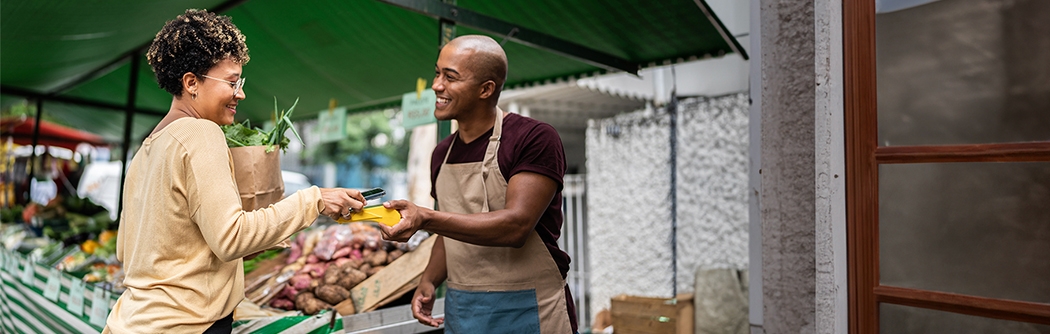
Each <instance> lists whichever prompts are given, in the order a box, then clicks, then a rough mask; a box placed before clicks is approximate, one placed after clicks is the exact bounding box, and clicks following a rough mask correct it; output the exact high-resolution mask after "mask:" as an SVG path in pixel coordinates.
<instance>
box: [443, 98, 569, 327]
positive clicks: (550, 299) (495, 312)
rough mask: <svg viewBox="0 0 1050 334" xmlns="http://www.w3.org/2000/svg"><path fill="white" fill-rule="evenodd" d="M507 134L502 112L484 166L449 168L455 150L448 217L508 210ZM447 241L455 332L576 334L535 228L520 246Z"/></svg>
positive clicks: (449, 320) (561, 283) (447, 171)
mask: <svg viewBox="0 0 1050 334" xmlns="http://www.w3.org/2000/svg"><path fill="white" fill-rule="evenodd" d="M502 132H503V111H502V110H497V111H496V123H495V125H494V126H493V130H492V137H490V138H489V143H488V147H487V149H486V150H485V158H484V159H483V160H482V161H481V162H472V163H461V164H448V155H449V154H448V152H452V144H450V145H449V148H448V152H446V153H445V159H444V160H443V161H442V163H441V171H440V172H439V173H438V176H437V180H436V182H435V188H436V193H437V200H438V205H440V207H441V211H445V212H454V213H464V214H471V213H480V212H489V211H495V210H501V209H503V208H504V205H505V204H506V199H507V180H505V179H504V178H503V173H501V172H500V169H499V163H498V162H497V159H496V154H497V152H498V150H499V144H500V136H501V134H502ZM453 135H458V134H453ZM452 142H453V143H455V140H453V141H452ZM444 243H445V258H446V264H447V267H448V281H447V282H448V288H449V291H448V293H447V294H446V297H445V319H446V320H445V330H446V331H447V332H448V333H494V332H505V333H544V334H547V333H557V334H563V333H571V332H572V327H571V325H570V322H569V314H568V311H567V308H566V305H565V280H564V279H562V277H561V271H559V270H558V266H557V264H555V263H554V259H553V258H552V257H551V255H550V252H549V251H548V250H547V247H546V246H545V245H544V244H543V241H542V240H541V239H540V236H539V234H537V233H536V231H535V230H533V231H532V232H531V233H530V234H529V237H528V240H527V241H526V242H525V246H523V247H521V248H514V247H487V246H478V245H473V244H469V243H465V242H460V241H457V240H453V239H451V238H444ZM533 328H535V329H533Z"/></svg>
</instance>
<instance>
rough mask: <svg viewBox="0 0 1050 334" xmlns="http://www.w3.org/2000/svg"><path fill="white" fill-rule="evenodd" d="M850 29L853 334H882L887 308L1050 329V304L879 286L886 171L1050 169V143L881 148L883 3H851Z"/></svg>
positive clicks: (847, 8)
mask: <svg viewBox="0 0 1050 334" xmlns="http://www.w3.org/2000/svg"><path fill="white" fill-rule="evenodd" d="M842 29H843V34H842V42H843V75H844V84H843V89H844V91H843V94H844V96H843V98H844V100H843V101H844V106H843V107H844V113H845V135H846V239H847V244H846V251H847V253H848V254H847V259H848V260H847V262H848V265H847V267H848V282H849V283H848V284H849V289H848V294H849V332H850V333H854V334H860V333H863V334H874V333H879V304H880V303H888V304H895V305H904V306H910V307H917V308H923V309H932V310H938V311H946V312H954V313H961V314H968V315H974V316H981V317H988V318H996V319H1003V320H1012V321H1023V322H1032V323H1040V324H1050V304H1045V303H1035V302H1024V301H1018V300H1007V299H996V298H986V297H979V296H972V295H964V294H954V293H945V292H938V291H930V290H921V289H909V288H902V287H894V286H886V285H880V284H879V248H878V247H879V234H878V231H879V226H878V213H879V211H878V208H879V204H878V198H879V196H878V193H879V189H878V185H879V180H878V176H879V174H878V171H879V169H878V167H879V165H882V164H901V163H953V162H1046V161H1050V141H1046V142H1028V143H988V144H971V145H925V146H893V147H879V146H878V108H877V105H876V102H877V96H878V95H877V89H876V87H877V86H876V68H875V0H843V1H842Z"/></svg>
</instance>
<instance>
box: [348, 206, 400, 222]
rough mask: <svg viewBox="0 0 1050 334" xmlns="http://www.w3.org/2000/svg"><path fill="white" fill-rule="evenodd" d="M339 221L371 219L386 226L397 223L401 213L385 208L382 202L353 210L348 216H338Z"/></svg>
mask: <svg viewBox="0 0 1050 334" xmlns="http://www.w3.org/2000/svg"><path fill="white" fill-rule="evenodd" d="M336 221H337V222H339V223H342V224H346V223H352V222H364V221H373V222H377V223H380V224H383V225H386V226H394V225H397V222H399V221H401V213H400V212H398V211H397V210H394V209H387V208H386V207H384V206H383V205H382V204H380V205H373V206H368V207H365V208H364V209H362V210H361V211H354V213H352V214H350V217H349V218H339V219H338V220H336Z"/></svg>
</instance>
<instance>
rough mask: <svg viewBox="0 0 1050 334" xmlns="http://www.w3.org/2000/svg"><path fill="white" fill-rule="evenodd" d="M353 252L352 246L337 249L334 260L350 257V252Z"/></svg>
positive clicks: (333, 255)
mask: <svg viewBox="0 0 1050 334" xmlns="http://www.w3.org/2000/svg"><path fill="white" fill-rule="evenodd" d="M352 250H353V248H351V247H350V246H344V247H343V248H340V249H337V250H336V251H335V253H332V258H333V259H338V258H344V257H347V256H349V255H350V251H352Z"/></svg>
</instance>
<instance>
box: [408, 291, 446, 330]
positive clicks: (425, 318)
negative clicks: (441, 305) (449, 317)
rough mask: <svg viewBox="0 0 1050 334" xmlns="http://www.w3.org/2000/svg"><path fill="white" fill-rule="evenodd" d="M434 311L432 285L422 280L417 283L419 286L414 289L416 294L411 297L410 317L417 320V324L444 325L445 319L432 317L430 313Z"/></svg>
mask: <svg viewBox="0 0 1050 334" xmlns="http://www.w3.org/2000/svg"><path fill="white" fill-rule="evenodd" d="M433 311H434V283H433V282H430V281H427V280H422V281H420V282H419V286H418V287H416V294H415V295H413V296H412V316H413V317H415V318H416V320H419V323H421V324H424V325H427V326H432V327H438V326H441V324H443V323H445V318H437V319H435V318H434V317H433V314H431V312H433Z"/></svg>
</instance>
